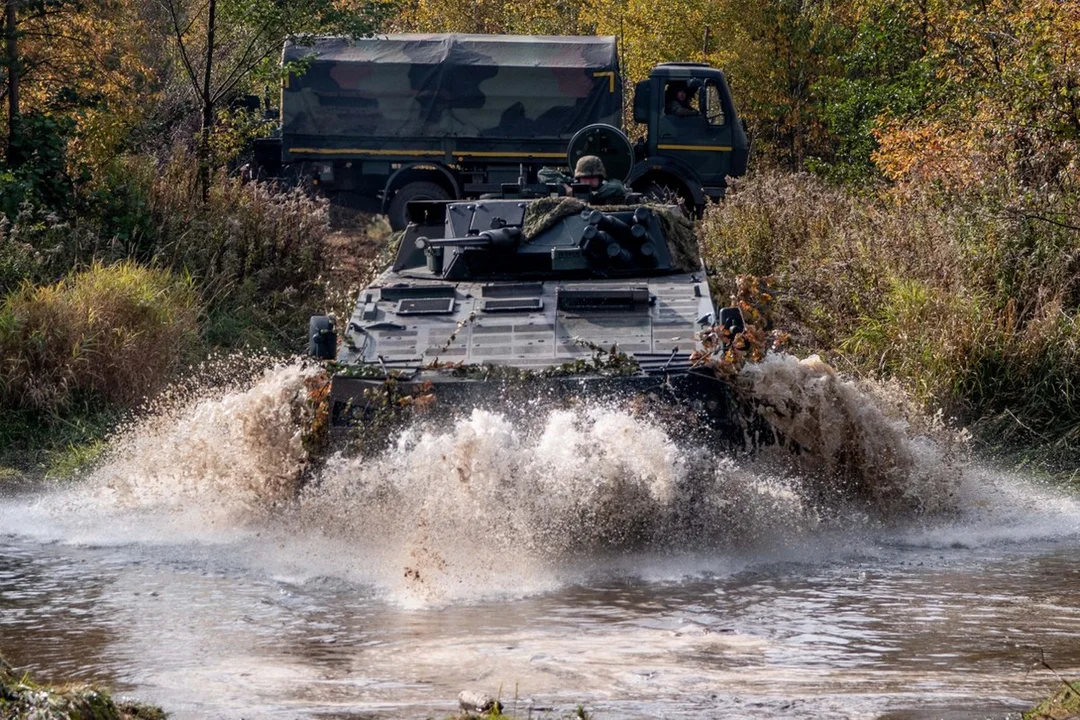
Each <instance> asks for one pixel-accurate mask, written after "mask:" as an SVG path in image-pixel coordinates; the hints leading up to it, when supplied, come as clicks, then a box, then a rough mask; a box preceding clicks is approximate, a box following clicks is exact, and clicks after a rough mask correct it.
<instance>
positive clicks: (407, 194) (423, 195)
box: [387, 182, 453, 230]
mask: <svg viewBox="0 0 1080 720" xmlns="http://www.w3.org/2000/svg"><path fill="white" fill-rule="evenodd" d="M413 200H453V198H452V197H451V196H450V193H448V192H447V191H446V188H444V187H443V186H442V185H439V184H438V183H433V182H411V183H409V184H408V185H404V186H402V187H401V188H400V189H399V190H398V191H397V192H396V193H394V197H392V198H390V207H389V208H388V209H387V210H388V212H387V214H388V215H389V216H390V227H392V228H393V229H394V230H404V229H405V226H406V225H408V224H409V215H408V213H407V212H406V208H405V206H406V205H407V204H408V203H410V202H412V201H413Z"/></svg>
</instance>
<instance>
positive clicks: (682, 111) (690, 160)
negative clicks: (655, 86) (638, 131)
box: [656, 78, 734, 185]
mask: <svg viewBox="0 0 1080 720" xmlns="http://www.w3.org/2000/svg"><path fill="white" fill-rule="evenodd" d="M689 88H690V86H689V85H688V84H687V82H686V81H685V80H675V79H672V80H668V81H667V82H666V83H665V88H664V95H663V97H664V105H663V107H662V108H660V111H661V112H660V114H659V121H658V126H659V127H658V132H657V144H656V149H657V154H659V155H667V156H669V157H673V158H675V159H677V160H681V161H682V162H684V163H686V164H687V165H689V166H690V167H692V168H694V170H695V171H696V172H697V173H698V175H699V176H700V177H701V180H702V182H703V183H704V184H705V185H713V184H722V183H723V178H724V175H725V174H726V172H727V169H728V166H729V164H730V156H731V143H732V128H731V122H730V119H731V118H732V117H734V113H733V109H732V108H730V107H728V103H727V102H726V96H727V94H726V93H724V92H723V91H722V88H721V87H720V85H719V84H718V82H717V80H716V79H714V78H709V79H707V80H705V83H704V85H703V86H702V87H701V88H700V89H699V90H698V91H697V92H690V89H689Z"/></svg>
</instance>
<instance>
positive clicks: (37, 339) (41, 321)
mask: <svg viewBox="0 0 1080 720" xmlns="http://www.w3.org/2000/svg"><path fill="white" fill-rule="evenodd" d="M197 314H198V302H197V296H196V293H195V291H194V289H193V287H192V285H191V283H190V282H188V281H184V280H180V279H178V278H177V277H176V276H174V275H172V274H171V273H169V272H168V271H166V270H157V269H151V268H146V267H140V266H138V265H135V264H133V263H120V264H117V265H113V266H103V265H97V264H95V265H93V266H91V267H90V268H89V269H87V270H85V271H82V272H77V273H74V274H72V275H71V276H70V277H68V278H67V279H65V280H63V281H61V282H59V283H57V284H55V285H46V286H37V287H35V286H33V285H30V284H27V285H24V286H23V287H22V288H21V289H19V290H16V291H15V292H13V293H11V294H10V295H8V296H7V297H6V298H5V299H4V301H3V305H2V306H0V402H2V405H3V407H5V408H8V409H21V410H28V411H32V412H34V413H38V414H43V415H51V416H58V415H60V414H61V413H63V412H65V411H66V410H68V409H70V408H71V407H72V405H73V403H75V402H76V401H77V400H78V399H79V398H92V399H93V400H95V401H97V402H101V403H104V404H106V405H109V406H113V407H130V406H132V405H134V404H135V403H137V402H138V401H139V400H140V399H142V398H143V397H145V396H146V395H147V394H149V393H151V392H153V391H154V390H156V389H157V388H159V387H160V386H161V385H162V383H164V382H165V381H167V380H169V379H170V378H171V374H172V372H173V371H174V370H176V369H177V368H179V367H181V366H183V365H185V364H187V363H188V362H190V360H191V358H192V351H193V350H194V349H196V347H197V338H198V328H197V324H196V318H197Z"/></svg>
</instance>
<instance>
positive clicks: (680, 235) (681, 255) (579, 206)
mask: <svg viewBox="0 0 1080 720" xmlns="http://www.w3.org/2000/svg"><path fill="white" fill-rule="evenodd" d="M635 207H637V206H636V205H614V206H609V207H593V209H595V210H601V211H603V212H625V211H626V210H633V209H634V208H635ZM646 207H648V208H649V209H650V210H652V211H653V212H654V213H655V214H656V218H657V220H659V221H660V229H661V231H662V232H663V233H664V239H665V240H667V244H668V248H669V249H670V251H671V264H672V266H673V267H674V268H675V269H677V270H679V271H681V272H697V271H698V270H700V269H701V255H700V253H699V252H698V238H697V231H696V230H695V228H694V222H693V221H692V220H690V219H689V218H687V217H686V216H684V215H683V214H682V213H680V212H676V211H674V210H672V209H671V208H669V207H667V206H663V205H647V206H646ZM587 208H589V206H588V205H586V204H585V203H583V202H582V201H581V200H578V199H577V198H572V197H561V198H555V197H553V198H541V199H540V200H537V201H536V202H532V203H529V205H528V206H527V207H526V208H525V219H524V221H523V222H522V224H521V234H522V236H523V237H524V238H525V242H529V241H530V240H532V239H533V238H535V237H537V236H538V235H540V234H541V233H543V232H544V231H545V230H548V229H549V228H552V227H554V226H555V224H556V223H558V222H559V221H560V220H563V219H565V218H568V217H573V216H574V215H577V214H578V213H580V212H581V211H582V210H585V209H587Z"/></svg>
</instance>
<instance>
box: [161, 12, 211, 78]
mask: <svg viewBox="0 0 1080 720" xmlns="http://www.w3.org/2000/svg"><path fill="white" fill-rule="evenodd" d="M162 1H163V2H164V3H165V6H166V7H167V8H168V10H169V15H170V17H172V26H173V30H174V31H175V33H176V44H177V45H178V46H179V47H180V60H181V61H182V62H183V65H184V69H185V70H186V71H187V76H188V80H190V81H191V87H192V89H194V90H195V94H196V95H197V96H199V97H202V91H201V90H200V89H199V78H198V76H197V75H196V74H195V68H194V67H192V65H191V60H190V59H189V58H188V54H187V48H186V47H185V46H184V35H183V33H181V32H180V18H179V17H178V16H177V11H176V6H175V5H174V4H173V0H162ZM189 27H190V26H189Z"/></svg>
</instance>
